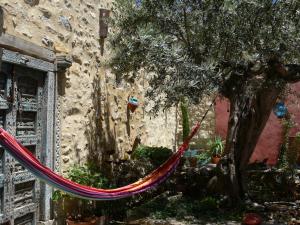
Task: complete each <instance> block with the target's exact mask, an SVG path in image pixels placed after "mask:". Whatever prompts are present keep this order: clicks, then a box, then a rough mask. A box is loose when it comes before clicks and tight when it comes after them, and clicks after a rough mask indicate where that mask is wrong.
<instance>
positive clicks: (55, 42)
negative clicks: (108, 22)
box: [0, 0, 176, 172]
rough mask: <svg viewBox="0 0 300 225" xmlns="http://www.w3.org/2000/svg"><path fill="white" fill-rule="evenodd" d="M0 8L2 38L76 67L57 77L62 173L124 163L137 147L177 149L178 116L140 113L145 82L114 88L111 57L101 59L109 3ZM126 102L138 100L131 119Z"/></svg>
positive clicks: (47, 2) (73, 0)
mask: <svg viewBox="0 0 300 225" xmlns="http://www.w3.org/2000/svg"><path fill="white" fill-rule="evenodd" d="M0 6H1V7H2V9H3V13H4V25H3V29H4V32H5V33H7V34H11V35H14V36H17V37H19V38H23V39H25V40H27V41H30V42H32V43H34V44H37V45H39V46H43V47H46V48H50V49H53V50H55V52H56V53H57V54H67V55H69V56H71V57H72V59H73V61H74V62H73V65H72V67H71V68H70V69H68V70H67V71H66V73H64V74H59V84H58V85H59V103H60V106H61V133H62V135H61V137H62V140H61V164H62V171H61V172H66V170H67V168H69V166H70V165H72V164H74V163H84V162H85V161H86V160H87V159H88V158H89V157H90V158H93V159H95V158H96V159H99V160H101V161H105V162H108V163H110V162H112V161H118V160H122V159H123V160H125V159H128V158H130V156H129V154H128V152H129V153H130V151H131V150H132V147H133V146H134V144H136V143H138V142H139V141H140V142H141V143H144V144H148V145H156V146H167V147H170V148H173V147H174V146H175V145H176V140H175V137H176V135H175V132H176V110H175V109H172V110H170V111H169V112H168V113H161V115H160V116H158V117H156V118H151V117H150V116H149V115H148V114H147V113H146V111H145V107H144V100H143V95H144V90H145V82H144V80H142V79H141V80H140V81H138V82H136V83H134V84H133V83H126V82H122V83H121V84H118V85H117V84H116V79H115V77H114V75H113V74H111V73H110V70H109V68H106V67H105V66H104V65H105V61H106V59H107V58H108V56H109V53H108V51H107V48H106V49H104V50H105V52H104V55H103V56H101V54H100V52H101V47H100V44H99V9H100V8H106V9H110V8H111V0H102V1H99V0H86V1H83V0H15V1H12V0H0ZM129 96H136V97H138V98H139V100H140V104H141V106H140V107H139V108H138V109H137V110H136V112H135V113H130V112H129V111H128V110H127V100H128V97H129ZM162 128H163V129H162ZM103 153H105V154H103Z"/></svg>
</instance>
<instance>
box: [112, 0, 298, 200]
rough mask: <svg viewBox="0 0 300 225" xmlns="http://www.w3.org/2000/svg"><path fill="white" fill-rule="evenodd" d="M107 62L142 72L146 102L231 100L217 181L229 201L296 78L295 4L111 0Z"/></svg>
mask: <svg viewBox="0 0 300 225" xmlns="http://www.w3.org/2000/svg"><path fill="white" fill-rule="evenodd" d="M112 25H113V30H114V34H113V36H112V38H111V40H110V43H111V45H112V48H113V49H114V51H113V57H112V59H111V65H112V69H113V71H114V73H115V74H116V75H117V76H121V77H125V78H131V79H134V78H136V77H138V76H139V74H140V73H139V72H140V71H141V70H143V71H145V72H146V73H147V74H149V84H150V87H151V89H149V91H148V92H147V97H148V98H149V99H150V100H149V101H152V102H153V103H155V104H154V110H157V109H158V108H159V107H163V108H168V107H171V106H173V105H175V104H177V103H178V102H179V101H180V99H182V98H189V100H190V101H192V102H194V103H198V102H199V101H200V100H201V99H202V98H203V97H204V96H206V95H211V94H212V93H219V94H220V95H222V96H224V97H226V98H228V99H229V101H230V103H231V104H230V105H231V106H230V118H229V123H228V128H229V129H228V134H227V138H226V147H225V153H226V155H225V157H224V159H223V160H222V161H221V162H220V164H219V168H220V169H221V171H222V175H221V176H220V178H221V179H220V180H222V181H223V182H224V184H226V185H224V187H226V190H227V193H228V194H229V195H230V196H231V199H233V200H234V201H235V202H240V201H241V200H242V199H243V197H244V194H245V188H244V176H245V169H246V167H247V164H248V162H249V158H250V157H251V155H252V153H253V151H254V148H255V146H256V144H257V141H258V139H259V137H260V135H261V133H262V131H263V129H264V127H265V125H266V122H267V120H268V118H269V116H270V113H271V111H272V108H273V106H274V104H275V103H276V100H277V98H278V96H280V94H281V92H282V91H283V90H284V88H285V87H286V85H287V84H288V83H293V82H297V81H299V80H300V1H299V0H243V1H240V0H160V1H157V0H142V1H132V0H116V1H115V4H114V16H113V21H112Z"/></svg>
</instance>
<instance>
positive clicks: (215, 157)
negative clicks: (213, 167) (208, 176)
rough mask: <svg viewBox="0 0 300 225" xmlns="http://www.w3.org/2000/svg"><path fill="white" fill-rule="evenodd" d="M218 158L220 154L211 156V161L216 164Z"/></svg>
mask: <svg viewBox="0 0 300 225" xmlns="http://www.w3.org/2000/svg"><path fill="white" fill-rule="evenodd" d="M220 159H221V157H220V156H218V155H217V156H212V157H211V163H212V164H218V163H219V161H220Z"/></svg>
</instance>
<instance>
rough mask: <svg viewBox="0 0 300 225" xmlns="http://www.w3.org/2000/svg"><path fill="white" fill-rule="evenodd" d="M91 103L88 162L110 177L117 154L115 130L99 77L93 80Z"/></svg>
mask: <svg viewBox="0 0 300 225" xmlns="http://www.w3.org/2000/svg"><path fill="white" fill-rule="evenodd" d="M92 93H93V94H92V101H93V108H94V112H93V113H92V114H91V115H90V116H89V124H88V127H87V129H86V133H85V134H86V137H87V140H88V150H89V152H88V156H87V160H88V162H92V163H93V164H95V165H97V166H99V167H101V168H100V169H101V171H102V172H103V173H105V174H104V175H106V176H109V177H111V175H112V174H111V171H112V163H113V162H112V160H113V157H114V156H115V155H114V154H115V153H118V147H117V142H116V130H115V129H116V128H115V125H114V124H113V123H112V121H111V119H110V118H111V110H110V103H109V98H108V93H107V88H106V90H105V92H103V90H102V87H101V80H100V77H96V78H94V81H93V92H92Z"/></svg>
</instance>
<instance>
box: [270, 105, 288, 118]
mask: <svg viewBox="0 0 300 225" xmlns="http://www.w3.org/2000/svg"><path fill="white" fill-rule="evenodd" d="M273 111H274V114H275V115H276V116H277V118H279V119H282V118H284V117H285V116H286V115H287V113H288V109H287V107H286V105H285V104H284V102H282V101H280V102H277V103H276V105H275V106H274V109H273Z"/></svg>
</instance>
